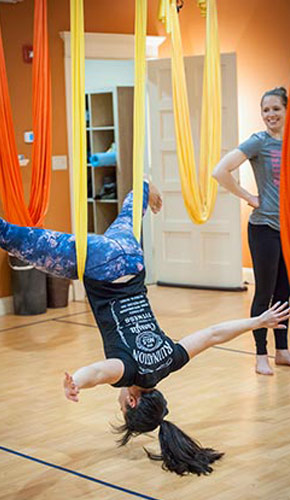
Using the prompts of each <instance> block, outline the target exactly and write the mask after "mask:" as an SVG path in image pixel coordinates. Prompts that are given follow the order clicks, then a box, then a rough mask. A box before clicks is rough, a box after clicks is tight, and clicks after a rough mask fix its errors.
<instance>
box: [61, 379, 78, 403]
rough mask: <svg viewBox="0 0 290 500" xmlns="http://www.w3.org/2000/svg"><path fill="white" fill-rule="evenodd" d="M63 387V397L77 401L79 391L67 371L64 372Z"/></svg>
mask: <svg viewBox="0 0 290 500" xmlns="http://www.w3.org/2000/svg"><path fill="white" fill-rule="evenodd" d="M63 387H64V393H65V397H66V398H67V399H70V400H71V401H75V402H76V403H77V402H78V400H79V398H78V394H79V392H80V391H79V388H78V386H77V385H76V384H75V383H74V380H73V378H72V376H71V375H70V374H69V373H67V372H65V377H64V381H63Z"/></svg>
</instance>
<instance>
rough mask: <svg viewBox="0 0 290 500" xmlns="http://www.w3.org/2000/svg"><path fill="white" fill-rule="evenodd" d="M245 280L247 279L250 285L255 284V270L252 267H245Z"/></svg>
mask: <svg viewBox="0 0 290 500" xmlns="http://www.w3.org/2000/svg"><path fill="white" fill-rule="evenodd" d="M243 281H244V282H245V281H246V282H247V283H249V285H254V284H255V277H254V271H253V268H252V267H243Z"/></svg>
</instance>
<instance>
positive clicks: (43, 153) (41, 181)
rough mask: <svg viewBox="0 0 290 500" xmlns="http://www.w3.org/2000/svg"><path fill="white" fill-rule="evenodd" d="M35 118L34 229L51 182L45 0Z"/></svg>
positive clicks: (37, 37)
mask: <svg viewBox="0 0 290 500" xmlns="http://www.w3.org/2000/svg"><path fill="white" fill-rule="evenodd" d="M32 96H33V104H32V106H33V107H32V116H33V132H34V142H33V147H32V172H31V189H30V200H29V208H28V209H29V213H30V216H31V219H32V222H33V225H34V226H40V227H41V226H43V222H44V218H45V215H46V213H47V209H48V202H49V194H50V183H51V79H50V61H49V50H48V31H47V4H46V0H35V7H34V40H33V73H32Z"/></svg>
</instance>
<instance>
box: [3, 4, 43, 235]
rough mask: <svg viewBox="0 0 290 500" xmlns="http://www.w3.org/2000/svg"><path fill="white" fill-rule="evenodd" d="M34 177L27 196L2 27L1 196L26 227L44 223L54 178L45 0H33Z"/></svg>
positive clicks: (12, 219)
mask: <svg viewBox="0 0 290 500" xmlns="http://www.w3.org/2000/svg"><path fill="white" fill-rule="evenodd" d="M32 87H33V132H34V144H33V149H32V180H31V194H30V202H29V208H27V206H26V204H25V199H24V192H23V185H22V177H21V171H20V166H19V161H18V157H17V148H16V141H15V134H14V128H13V120H12V111H11V104H10V98H9V91H8V82H7V75H6V69H5V60H4V51H3V44H2V36H1V29H0V137H1V141H0V195H1V199H2V203H3V209H4V213H5V217H6V219H7V220H8V221H10V222H13V223H15V224H20V225H23V226H39V227H41V226H43V221H44V217H45V214H46V212H47V207H48V200H49V192H50V179H51V84H50V65H49V55H48V33H47V7H46V0H35V3H34V40H33V86H32Z"/></svg>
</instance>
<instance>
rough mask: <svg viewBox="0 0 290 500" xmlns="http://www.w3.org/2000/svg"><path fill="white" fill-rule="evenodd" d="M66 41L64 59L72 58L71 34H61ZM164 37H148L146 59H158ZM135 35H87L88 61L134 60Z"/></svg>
mask: <svg viewBox="0 0 290 500" xmlns="http://www.w3.org/2000/svg"><path fill="white" fill-rule="evenodd" d="M60 37H61V38H62V39H63V41H64V57H70V32H69V31H62V32H60ZM164 40H165V37H164V36H146V58H147V59H149V58H155V57H158V49H159V46H160V45H161V44H162V43H163V42H164ZM134 52H135V35H123V34H116V33H85V58H86V59H134Z"/></svg>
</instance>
